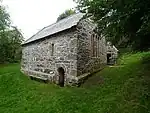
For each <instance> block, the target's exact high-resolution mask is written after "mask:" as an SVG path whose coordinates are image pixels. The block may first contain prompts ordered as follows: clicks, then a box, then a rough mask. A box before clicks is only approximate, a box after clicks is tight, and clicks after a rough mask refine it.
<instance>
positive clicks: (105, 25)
mask: <svg viewBox="0 0 150 113" xmlns="http://www.w3.org/2000/svg"><path fill="white" fill-rule="evenodd" d="M75 1H76V2H77V3H78V8H79V9H80V10H81V11H83V12H87V14H88V15H90V16H92V18H93V20H94V21H95V22H96V23H98V32H99V33H102V34H104V35H105V36H106V37H107V39H109V40H111V41H112V42H113V43H115V44H117V45H118V46H124V47H128V46H131V47H132V48H134V49H136V50H146V49H148V48H149V47H150V2H149V0H75Z"/></svg>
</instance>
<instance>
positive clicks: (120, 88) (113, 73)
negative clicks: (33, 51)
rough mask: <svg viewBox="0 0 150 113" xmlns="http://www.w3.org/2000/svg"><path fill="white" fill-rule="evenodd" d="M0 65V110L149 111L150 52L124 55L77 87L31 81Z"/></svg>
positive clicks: (32, 112)
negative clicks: (114, 64) (115, 62)
mask: <svg viewBox="0 0 150 113" xmlns="http://www.w3.org/2000/svg"><path fill="white" fill-rule="evenodd" d="M19 68H20V66H19V65H18V64H10V65H2V66H0V113H150V109H149V108H150V53H137V54H126V55H124V56H123V57H122V58H121V59H119V65H117V66H111V67H106V68H105V69H104V70H103V71H101V72H99V73H96V74H95V75H93V77H91V78H89V80H87V81H86V83H85V84H83V85H82V86H81V87H79V88H76V87H74V88H71V87H64V88H60V87H58V86H55V85H51V84H44V83H40V82H36V81H32V80H30V79H28V78H27V77H26V76H24V75H23V74H22V73H21V72H20V69H19Z"/></svg>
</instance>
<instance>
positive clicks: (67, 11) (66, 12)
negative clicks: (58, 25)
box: [57, 9, 76, 22]
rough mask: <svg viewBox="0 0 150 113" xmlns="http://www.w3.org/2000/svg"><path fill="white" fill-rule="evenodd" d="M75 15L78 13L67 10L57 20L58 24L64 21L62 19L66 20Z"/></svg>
mask: <svg viewBox="0 0 150 113" xmlns="http://www.w3.org/2000/svg"><path fill="white" fill-rule="evenodd" d="M75 13H76V12H75V10H72V9H68V10H66V11H65V12H64V13H62V14H61V15H59V17H58V18H57V22H58V21H59V20H62V19H64V18H66V17H68V16H70V15H72V14H75Z"/></svg>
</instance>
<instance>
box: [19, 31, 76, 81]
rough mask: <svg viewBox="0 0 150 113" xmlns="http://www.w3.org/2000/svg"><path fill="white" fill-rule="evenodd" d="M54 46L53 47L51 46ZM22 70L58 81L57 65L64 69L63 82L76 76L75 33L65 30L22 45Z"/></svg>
mask: <svg viewBox="0 0 150 113" xmlns="http://www.w3.org/2000/svg"><path fill="white" fill-rule="evenodd" d="M52 46H54V48H53V47H52ZM21 65H22V66H21V67H22V71H23V72H25V73H26V74H28V75H35V76H40V77H44V78H48V79H49V81H51V82H56V83H57V82H58V76H59V74H58V72H57V69H58V68H59V67H63V69H64V70H65V84H71V83H72V81H73V80H72V79H74V78H75V77H76V76H77V33H76V31H75V29H74V28H73V29H71V30H67V31H64V32H61V33H58V34H56V35H53V36H51V37H48V38H45V39H44V40H39V41H37V42H34V43H31V44H27V45H24V46H23V50H22V63H21Z"/></svg>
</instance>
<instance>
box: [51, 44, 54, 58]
mask: <svg viewBox="0 0 150 113" xmlns="http://www.w3.org/2000/svg"><path fill="white" fill-rule="evenodd" d="M53 55H54V44H52V53H51V56H53Z"/></svg>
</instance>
